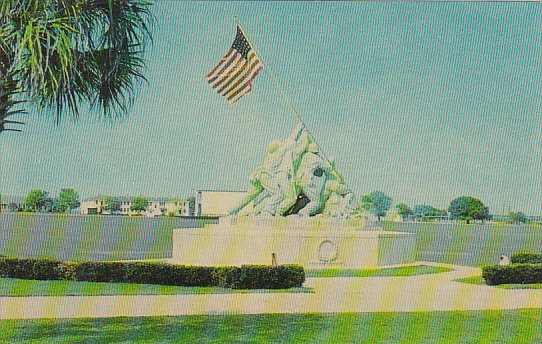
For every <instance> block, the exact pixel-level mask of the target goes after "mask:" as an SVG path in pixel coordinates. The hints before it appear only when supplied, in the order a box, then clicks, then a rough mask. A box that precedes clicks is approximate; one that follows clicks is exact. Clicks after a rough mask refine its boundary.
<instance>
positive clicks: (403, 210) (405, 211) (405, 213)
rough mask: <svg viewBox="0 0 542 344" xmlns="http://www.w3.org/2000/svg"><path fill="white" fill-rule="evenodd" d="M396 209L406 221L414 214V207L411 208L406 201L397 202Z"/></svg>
mask: <svg viewBox="0 0 542 344" xmlns="http://www.w3.org/2000/svg"><path fill="white" fill-rule="evenodd" d="M395 209H397V214H399V216H401V218H402V219H403V221H406V220H407V219H408V218H409V217H410V216H411V215H412V214H413V211H412V209H410V207H409V206H408V205H406V204H405V203H399V204H397V205H396V206H395Z"/></svg>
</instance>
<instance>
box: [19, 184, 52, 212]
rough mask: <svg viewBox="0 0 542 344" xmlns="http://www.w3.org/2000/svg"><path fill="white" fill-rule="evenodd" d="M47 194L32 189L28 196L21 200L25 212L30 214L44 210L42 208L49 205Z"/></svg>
mask: <svg viewBox="0 0 542 344" xmlns="http://www.w3.org/2000/svg"><path fill="white" fill-rule="evenodd" d="M49 200H50V198H49V193H48V192H47V191H44V190H39V189H34V190H30V192H29V193H28V195H26V197H25V198H24V200H23V203H24V206H25V208H26V210H28V211H32V212H39V211H42V210H44V208H45V207H46V206H47V205H48V203H49Z"/></svg>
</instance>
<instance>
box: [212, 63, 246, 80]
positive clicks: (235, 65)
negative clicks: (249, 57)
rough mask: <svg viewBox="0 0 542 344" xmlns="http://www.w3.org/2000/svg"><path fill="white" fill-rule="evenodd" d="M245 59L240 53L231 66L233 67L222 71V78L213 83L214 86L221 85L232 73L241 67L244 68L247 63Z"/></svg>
mask: <svg viewBox="0 0 542 344" xmlns="http://www.w3.org/2000/svg"><path fill="white" fill-rule="evenodd" d="M245 61H246V60H245V59H244V58H243V57H242V56H241V55H239V56H238V58H236V61H235V63H234V64H233V65H232V66H231V68H228V69H227V70H226V71H224V73H222V75H221V78H220V79H219V80H218V81H217V82H216V83H214V84H213V85H212V87H213V88H217V87H218V86H220V85H221V84H222V83H223V82H224V81H226V80H228V79H230V77H231V75H232V74H235V72H236V71H237V70H238V69H239V68H242V67H243V65H244V63H245Z"/></svg>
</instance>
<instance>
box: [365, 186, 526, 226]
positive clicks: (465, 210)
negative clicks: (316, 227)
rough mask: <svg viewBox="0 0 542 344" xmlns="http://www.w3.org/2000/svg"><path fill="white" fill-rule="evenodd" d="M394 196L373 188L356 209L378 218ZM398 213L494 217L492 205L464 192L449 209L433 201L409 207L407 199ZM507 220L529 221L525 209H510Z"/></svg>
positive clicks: (427, 217)
mask: <svg viewBox="0 0 542 344" xmlns="http://www.w3.org/2000/svg"><path fill="white" fill-rule="evenodd" d="M391 203H392V198H391V197H389V196H388V195H386V194H384V193H383V192H382V191H374V192H371V193H370V194H367V195H363V196H361V198H360V200H359V203H358V206H357V207H356V209H355V213H357V214H362V213H370V214H372V215H373V216H375V217H376V218H377V219H378V221H380V220H381V219H382V217H384V216H386V213H387V212H388V210H390V208H391ZM395 210H396V212H397V215H399V216H400V217H401V218H402V220H403V221H434V220H443V219H449V220H454V221H465V222H466V223H467V224H470V223H471V222H477V221H478V222H481V223H484V221H489V220H492V215H491V214H490V212H489V207H488V206H486V205H485V204H484V203H483V202H482V201H481V200H480V199H478V198H475V197H471V196H461V197H457V198H455V199H453V200H452V201H451V202H450V205H449V206H448V209H439V208H437V207H434V206H432V205H427V204H423V205H415V206H414V207H410V206H408V205H407V204H405V203H398V204H397V205H396V206H395ZM506 221H507V222H508V223H511V224H522V223H527V222H529V219H528V217H527V215H525V213H523V212H521V211H517V212H516V211H510V212H509V213H508V216H506Z"/></svg>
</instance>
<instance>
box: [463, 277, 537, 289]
mask: <svg viewBox="0 0 542 344" xmlns="http://www.w3.org/2000/svg"><path fill="white" fill-rule="evenodd" d="M454 282H460V283H467V284H476V285H483V286H487V287H494V288H500V289H542V283H533V284H499V285H487V284H486V282H485V281H484V279H483V278H482V276H470V277H465V278H459V279H456V280H454Z"/></svg>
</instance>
